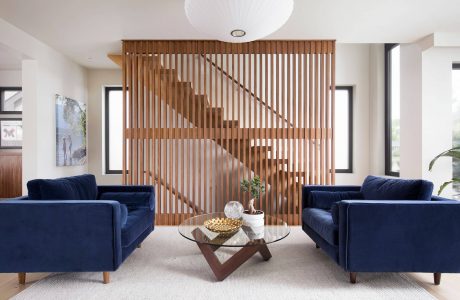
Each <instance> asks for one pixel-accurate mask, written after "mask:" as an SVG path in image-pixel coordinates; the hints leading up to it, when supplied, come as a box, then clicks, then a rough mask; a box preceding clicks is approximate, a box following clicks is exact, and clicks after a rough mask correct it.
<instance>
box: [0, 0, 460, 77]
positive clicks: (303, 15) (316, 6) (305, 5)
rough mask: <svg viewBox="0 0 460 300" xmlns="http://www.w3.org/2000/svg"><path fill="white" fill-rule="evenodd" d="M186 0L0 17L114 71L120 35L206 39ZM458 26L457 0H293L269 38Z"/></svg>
mask: <svg viewBox="0 0 460 300" xmlns="http://www.w3.org/2000/svg"><path fill="white" fill-rule="evenodd" d="M183 6H184V0H65V1H63V0H41V1H30V0H0V18H3V19H5V20H6V21H8V22H9V23H11V24H13V25H15V26H17V27H19V28H21V29H22V30H24V31H26V32H27V33H29V34H31V35H32V36H34V37H36V38H38V39H40V40H42V41H43V42H45V43H47V44H49V45H50V46H52V47H54V48H56V49H57V50H59V51H61V52H63V53H64V54H66V55H67V56H69V57H70V58H72V59H73V60H75V61H76V62H78V63H80V64H81V65H84V66H86V67H90V68H112V67H115V65H114V64H113V63H112V62H111V61H110V60H108V59H107V57H106V54H107V53H119V52H120V49H121V43H120V40H122V39H206V38H207V37H206V36H205V35H202V34H200V33H198V32H196V31H195V30H194V29H193V28H192V27H191V26H190V25H189V23H188V21H187V19H186V17H185V13H184V8H183ZM459 31H460V0H346V1H344V0H295V5H294V13H293V14H292V16H291V18H290V19H289V21H288V22H287V23H286V24H285V25H284V26H283V27H282V28H281V29H280V30H279V31H277V32H276V33H274V34H272V35H271V36H269V37H268V38H269V39H336V40H337V41H338V42H340V43H384V42H388V43H390V42H401V43H402V42H413V41H415V40H418V39H419V38H422V37H424V36H426V35H428V34H431V33H433V32H459Z"/></svg>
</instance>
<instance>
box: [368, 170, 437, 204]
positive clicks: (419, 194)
mask: <svg viewBox="0 0 460 300" xmlns="http://www.w3.org/2000/svg"><path fill="white" fill-rule="evenodd" d="M361 192H362V194H363V196H364V199H365V200H428V201H429V200H431V194H432V192H433V183H431V182H429V181H426V180H421V179H418V180H412V179H393V178H383V177H376V176H367V177H366V179H365V180H364V183H363V185H362V187H361Z"/></svg>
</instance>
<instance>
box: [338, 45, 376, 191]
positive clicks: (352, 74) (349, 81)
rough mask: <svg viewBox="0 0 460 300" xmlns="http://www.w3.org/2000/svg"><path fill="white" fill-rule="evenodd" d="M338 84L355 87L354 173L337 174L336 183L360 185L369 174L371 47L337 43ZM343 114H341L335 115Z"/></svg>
mask: <svg viewBox="0 0 460 300" xmlns="http://www.w3.org/2000/svg"><path fill="white" fill-rule="evenodd" d="M336 49H337V50H336V71H335V74H336V75H335V76H336V85H337V86H340V85H352V86H353V119H354V122H353V173H339V174H336V184H339V185H340V184H361V183H362V182H363V180H364V178H365V177H366V176H367V175H368V174H369V161H370V155H369V149H370V145H369V134H370V131H369V112H370V101H369V95H370V90H369V85H370V45H369V44H337V48H336ZM337 113H340V112H336V114H337Z"/></svg>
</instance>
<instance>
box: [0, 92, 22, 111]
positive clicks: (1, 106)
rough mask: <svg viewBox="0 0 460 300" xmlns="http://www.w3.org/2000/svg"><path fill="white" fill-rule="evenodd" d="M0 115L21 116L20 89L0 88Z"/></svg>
mask: <svg viewBox="0 0 460 300" xmlns="http://www.w3.org/2000/svg"><path fill="white" fill-rule="evenodd" d="M0 113H2V114H22V88H20V87H0Z"/></svg>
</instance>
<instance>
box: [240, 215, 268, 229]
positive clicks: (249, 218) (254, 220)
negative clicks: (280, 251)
mask: <svg viewBox="0 0 460 300" xmlns="http://www.w3.org/2000/svg"><path fill="white" fill-rule="evenodd" d="M264 218H265V214H264V212H262V213H261V214H255V215H251V214H248V213H246V211H245V212H244V213H243V225H244V226H248V227H261V226H264Z"/></svg>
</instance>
